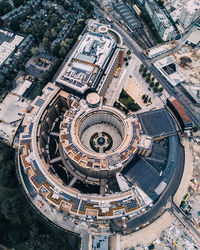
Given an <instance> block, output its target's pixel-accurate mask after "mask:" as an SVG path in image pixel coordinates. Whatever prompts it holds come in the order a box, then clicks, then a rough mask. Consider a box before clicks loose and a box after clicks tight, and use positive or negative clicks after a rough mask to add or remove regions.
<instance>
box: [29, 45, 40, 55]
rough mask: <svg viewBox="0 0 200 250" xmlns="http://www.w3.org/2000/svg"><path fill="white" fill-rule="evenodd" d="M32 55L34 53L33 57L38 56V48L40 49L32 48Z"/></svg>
mask: <svg viewBox="0 0 200 250" xmlns="http://www.w3.org/2000/svg"><path fill="white" fill-rule="evenodd" d="M31 53H32V55H33V56H36V55H38V53H39V48H38V47H32V48H31Z"/></svg>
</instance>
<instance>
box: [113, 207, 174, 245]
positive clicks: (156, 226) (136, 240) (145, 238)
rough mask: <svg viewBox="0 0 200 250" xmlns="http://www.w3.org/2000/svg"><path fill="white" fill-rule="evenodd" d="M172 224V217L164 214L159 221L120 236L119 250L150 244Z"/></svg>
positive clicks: (166, 213)
mask: <svg viewBox="0 0 200 250" xmlns="http://www.w3.org/2000/svg"><path fill="white" fill-rule="evenodd" d="M172 222H173V217H172V216H171V215H170V213H169V212H165V213H164V214H163V215H162V216H161V217H160V218H159V219H157V220H156V221H155V222H154V223H152V224H151V225H149V226H147V227H145V228H144V229H142V230H139V231H138V232H135V233H133V234H130V235H127V236H121V250H124V249H125V248H130V247H133V246H136V245H137V244H141V245H144V244H150V243H151V242H153V241H154V240H156V239H158V238H159V237H160V233H161V232H162V230H164V229H166V228H167V227H169V226H170V225H171V224H172ZM112 250H114V249H112Z"/></svg>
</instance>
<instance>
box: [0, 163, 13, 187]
mask: <svg viewBox="0 0 200 250" xmlns="http://www.w3.org/2000/svg"><path fill="white" fill-rule="evenodd" d="M0 180H1V183H2V184H3V185H4V186H6V187H13V186H15V185H16V181H17V179H16V175H15V165H14V164H13V162H12V161H8V162H6V163H1V169H0Z"/></svg>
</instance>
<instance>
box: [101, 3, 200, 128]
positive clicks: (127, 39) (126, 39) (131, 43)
mask: <svg viewBox="0 0 200 250" xmlns="http://www.w3.org/2000/svg"><path fill="white" fill-rule="evenodd" d="M96 12H98V13H99V15H100V16H102V17H104V18H107V17H108V15H106V14H105V13H104V11H102V10H101V9H100V8H99V7H98V8H96ZM110 25H111V27H112V28H113V29H115V30H116V31H117V32H118V33H119V34H120V35H121V36H122V38H123V41H124V44H125V45H126V46H127V47H128V48H129V49H130V50H132V51H133V52H134V54H135V55H136V56H137V57H138V58H139V59H140V60H141V61H142V63H143V64H144V65H145V66H146V67H147V68H148V69H149V71H150V72H151V73H152V74H153V75H154V76H155V77H156V79H157V80H158V81H159V82H160V84H161V85H162V86H163V87H164V88H165V89H166V90H167V92H168V93H169V94H170V95H171V96H174V97H175V98H176V99H177V100H178V101H179V102H180V103H181V105H182V106H183V107H184V109H185V111H186V112H187V114H188V115H189V117H190V119H191V120H192V121H193V122H194V123H195V124H196V125H197V126H198V127H200V120H199V119H198V118H197V117H196V116H195V115H194V112H193V111H191V110H190V109H189V108H188V106H186V104H185V102H183V101H182V99H181V98H180V97H179V96H178V95H177V94H176V93H175V91H174V89H173V88H172V87H170V85H169V84H168V82H167V80H166V79H165V78H163V76H162V75H161V73H160V72H159V71H157V70H156V69H155V68H154V67H153V65H152V63H151V60H149V59H147V58H146V56H145V55H144V54H143V53H142V49H141V48H140V47H139V45H138V44H137V43H136V42H135V41H134V40H133V39H132V38H131V37H130V36H129V35H128V34H127V33H126V31H125V30H123V29H122V28H121V27H120V26H119V25H118V24H117V23H115V22H112V23H111V24H110ZM189 34H190V33H188V34H187V35H189ZM182 43H183V38H182V39H181V40H180V41H179V42H178V47H180V46H181V44H182Z"/></svg>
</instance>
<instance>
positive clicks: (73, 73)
mask: <svg viewBox="0 0 200 250" xmlns="http://www.w3.org/2000/svg"><path fill="white" fill-rule="evenodd" d="M102 27H106V26H105V25H103V26H102V25H101V24H99V23H97V24H96V23H92V25H90V26H88V31H87V33H85V34H83V35H82V36H81V37H80V41H79V43H77V44H76V47H74V50H73V52H72V54H71V56H70V58H69V59H68V61H67V63H66V64H65V66H64V67H63V69H62V70H61V72H60V74H59V75H58V77H57V79H56V82H57V83H58V84H60V85H64V86H66V87H69V88H72V89H74V90H77V91H78V92H82V93H84V91H85V90H86V89H87V88H88V87H91V86H92V85H95V82H96V79H98V77H99V75H100V74H101V72H102V70H104V69H105V67H106V65H107V63H108V62H109V60H110V58H111V56H112V52H113V51H114V49H115V47H116V45H117V44H116V41H115V40H114V39H113V37H111V36H110V35H108V28H107V27H106V28H107V29H102Z"/></svg>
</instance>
